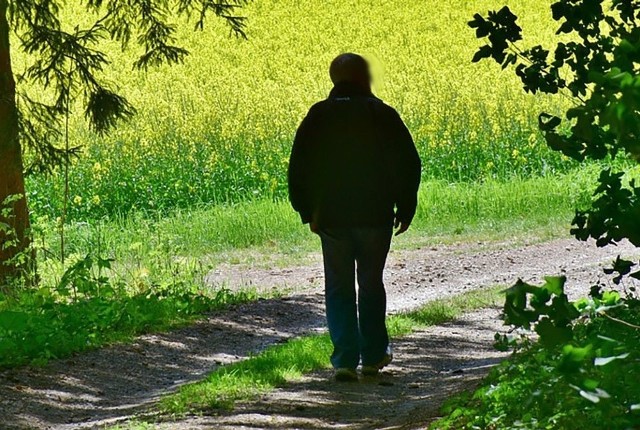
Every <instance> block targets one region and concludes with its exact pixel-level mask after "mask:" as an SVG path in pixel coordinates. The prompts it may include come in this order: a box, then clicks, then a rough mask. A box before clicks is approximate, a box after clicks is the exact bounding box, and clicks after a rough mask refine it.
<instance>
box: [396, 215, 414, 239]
mask: <svg viewBox="0 0 640 430" xmlns="http://www.w3.org/2000/svg"><path fill="white" fill-rule="evenodd" d="M410 225H411V223H410V222H405V221H400V220H399V219H398V218H396V222H395V225H394V227H395V228H397V230H396V234H394V236H400V235H401V234H402V233H404V232H405V231H407V230H409V226H410Z"/></svg>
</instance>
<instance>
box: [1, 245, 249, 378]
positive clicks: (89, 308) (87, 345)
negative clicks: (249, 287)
mask: <svg viewBox="0 0 640 430" xmlns="http://www.w3.org/2000/svg"><path fill="white" fill-rule="evenodd" d="M109 265H110V260H105V259H100V258H93V257H91V256H87V257H85V258H84V259H81V260H79V261H78V262H76V263H75V264H74V265H73V266H71V267H70V268H69V269H68V270H67V271H66V272H65V274H64V275H63V276H62V278H61V280H60V282H59V283H58V284H57V285H56V287H55V288H53V289H52V288H46V287H42V288H38V289H24V290H22V291H20V292H19V293H18V294H15V293H13V294H1V293H0V369H1V368H7V367H15V366H19V365H23V364H34V365H42V364H45V363H47V361H48V360H50V359H55V358H62V357H66V356H69V355H71V354H73V353H76V352H80V351H84V350H87V349H92V348H96V347H99V346H103V345H105V344H108V343H112V342H120V341H126V340H130V339H132V338H133V337H134V336H135V335H139V334H141V333H146V332H150V331H160V330H165V329H168V328H173V327H176V326H178V325H181V324H185V323H188V322H190V321H193V320H194V319H195V318H196V317H198V316H200V315H202V314H203V313H204V312H207V311H211V310H214V309H220V308H222V307H225V306H228V305H232V304H235V303H240V302H244V301H248V300H253V299H255V298H256V295H255V294H254V293H252V292H246V291H245V292H238V293H232V292H230V291H228V290H225V289H220V290H217V291H208V292H204V291H198V290H197V289H195V288H192V287H189V286H187V285H182V284H172V285H166V286H160V285H154V286H152V287H150V288H148V289H146V290H144V291H140V292H137V293H133V294H131V293H130V291H128V290H127V288H126V286H125V285H124V284H118V283H114V282H112V281H111V280H110V279H109V278H108V277H107V276H105V275H103V274H102V270H103V269H108V267H109Z"/></svg>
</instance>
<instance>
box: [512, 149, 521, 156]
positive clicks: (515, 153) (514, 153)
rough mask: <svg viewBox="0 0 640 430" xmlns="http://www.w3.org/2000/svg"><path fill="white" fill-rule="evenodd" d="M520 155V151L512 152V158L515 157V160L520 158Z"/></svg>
mask: <svg viewBox="0 0 640 430" xmlns="http://www.w3.org/2000/svg"><path fill="white" fill-rule="evenodd" d="M519 155H520V151H518V150H517V149H514V150H513V151H512V152H511V157H513V158H518V156H519Z"/></svg>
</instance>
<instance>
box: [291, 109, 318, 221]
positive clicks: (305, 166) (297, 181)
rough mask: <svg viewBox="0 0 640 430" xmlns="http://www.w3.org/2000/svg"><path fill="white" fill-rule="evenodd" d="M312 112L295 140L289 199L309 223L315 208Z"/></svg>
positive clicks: (302, 124)
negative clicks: (311, 169) (311, 149)
mask: <svg viewBox="0 0 640 430" xmlns="http://www.w3.org/2000/svg"><path fill="white" fill-rule="evenodd" d="M311 116H312V112H311V111H310V112H309V114H307V116H306V117H305V119H304V120H302V123H301V124H300V127H299V128H298V131H297V132H296V136H295V139H294V141H293V149H292V150H291V157H290V159H289V172H288V180H289V200H290V201H291V206H293V209H295V210H296V212H298V213H299V214H300V218H302V222H303V223H304V224H307V223H309V222H311V219H312V214H313V208H312V205H311V200H312V199H311V195H310V193H311V191H310V188H311V187H310V177H309V171H310V167H311V166H310V160H309V150H310V146H311V139H312V136H311V134H312V127H311V121H312V119H311Z"/></svg>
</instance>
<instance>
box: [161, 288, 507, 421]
mask: <svg viewBox="0 0 640 430" xmlns="http://www.w3.org/2000/svg"><path fill="white" fill-rule="evenodd" d="M498 291H499V289H498V288H493V289H487V290H480V291H473V292H469V293H465V294H462V295H459V296H455V297H453V298H450V299H446V300H444V299H443V300H437V301H433V302H430V303H428V304H426V305H425V306H424V307H422V308H420V309H418V310H415V311H413V312H408V313H404V314H399V315H394V316H391V317H389V319H388V323H387V324H388V327H389V332H390V335H391V336H393V337H398V336H402V335H406V334H408V333H410V332H412V331H414V330H416V329H418V328H421V327H425V326H431V325H437V324H441V323H443V322H446V321H451V320H452V319H454V318H456V317H459V316H460V315H462V314H464V313H465V312H469V311H471V310H474V309H479V308H482V307H486V306H489V305H493V304H495V303H496V302H497V300H498V297H499V294H498ZM330 352H331V342H330V340H329V337H328V335H326V334H324V335H312V336H305V337H301V338H298V339H294V340H291V341H289V342H287V343H285V344H283V345H276V346H272V347H270V348H268V349H266V350H265V351H264V352H262V353H260V354H258V355H256V356H254V357H251V358H249V359H247V360H244V361H241V362H238V363H235V364H231V365H228V366H224V367H221V368H219V369H218V370H216V371H214V372H213V373H211V374H210V375H209V376H208V377H207V378H206V379H205V380H204V381H201V382H197V383H194V384H190V385H186V386H184V387H182V388H181V389H180V390H179V391H178V392H177V393H175V394H172V395H169V396H168V397H165V398H164V399H163V400H162V401H161V402H160V409H161V411H162V412H163V413H166V414H178V415H179V414H184V413H186V412H190V411H191V412H192V411H197V410H203V409H212V408H230V407H232V406H233V404H234V402H236V401H238V400H243V399H249V398H252V397H253V396H256V395H258V394H260V393H263V392H265V391H268V390H270V389H273V388H274V387H277V386H279V385H282V384H283V383H285V382H286V381H289V380H293V379H296V378H299V377H300V376H302V375H303V374H305V373H308V372H311V371H313V370H317V369H322V368H326V367H327V366H328V365H329V362H328V356H329V355H330Z"/></svg>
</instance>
